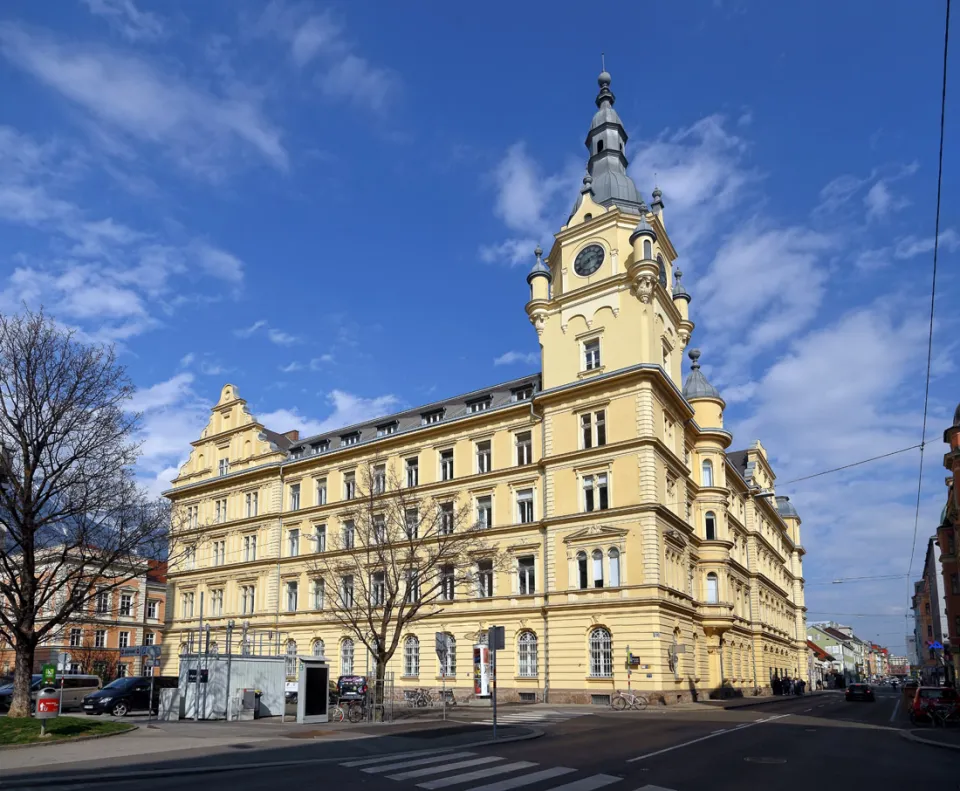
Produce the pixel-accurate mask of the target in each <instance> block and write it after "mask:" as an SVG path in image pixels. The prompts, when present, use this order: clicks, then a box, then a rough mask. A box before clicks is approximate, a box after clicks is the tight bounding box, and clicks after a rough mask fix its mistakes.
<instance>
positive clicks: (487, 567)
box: [477, 560, 493, 599]
mask: <svg viewBox="0 0 960 791" xmlns="http://www.w3.org/2000/svg"><path fill="white" fill-rule="evenodd" d="M477 596H479V597H480V598H483V599H489V598H490V597H491V596H493V561H492V560H481V561H480V562H479V563H477Z"/></svg>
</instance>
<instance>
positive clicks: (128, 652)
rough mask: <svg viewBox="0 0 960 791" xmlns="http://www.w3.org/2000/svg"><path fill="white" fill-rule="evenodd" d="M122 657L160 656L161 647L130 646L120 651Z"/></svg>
mask: <svg viewBox="0 0 960 791" xmlns="http://www.w3.org/2000/svg"><path fill="white" fill-rule="evenodd" d="M120 656H152V657H159V656H160V646H159V645H129V646H127V647H126V648H121V649H120Z"/></svg>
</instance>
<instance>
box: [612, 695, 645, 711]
mask: <svg viewBox="0 0 960 791" xmlns="http://www.w3.org/2000/svg"><path fill="white" fill-rule="evenodd" d="M610 706H611V708H612V709H613V710H614V711H626V710H627V709H630V710H636V711H643V710H644V709H645V708H646V707H647V699H646V698H645V697H643V695H635V694H634V693H633V692H623V691H622V690H617V694H616V695H614V696H613V698H612V699H611V700H610Z"/></svg>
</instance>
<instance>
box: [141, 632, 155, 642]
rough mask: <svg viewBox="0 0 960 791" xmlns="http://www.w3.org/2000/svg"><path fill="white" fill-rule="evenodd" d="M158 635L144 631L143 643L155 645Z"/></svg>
mask: <svg viewBox="0 0 960 791" xmlns="http://www.w3.org/2000/svg"><path fill="white" fill-rule="evenodd" d="M156 638H157V636H156V635H155V634H154V633H153V632H144V633H143V644H144V645H155V644H156V643H155V640H156Z"/></svg>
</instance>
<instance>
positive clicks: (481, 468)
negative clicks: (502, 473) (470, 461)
mask: <svg viewBox="0 0 960 791" xmlns="http://www.w3.org/2000/svg"><path fill="white" fill-rule="evenodd" d="M492 469H493V465H492V464H491V461H490V440H484V441H483V442H478V443H477V472H478V473H480V474H481V475H482V474H483V473H485V472H490V470H492Z"/></svg>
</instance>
